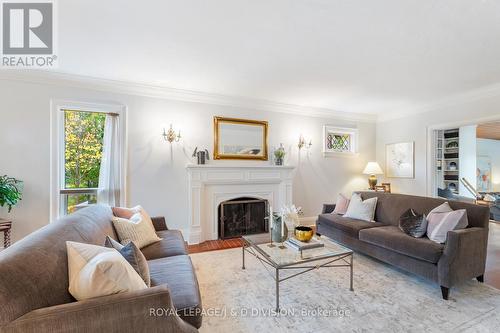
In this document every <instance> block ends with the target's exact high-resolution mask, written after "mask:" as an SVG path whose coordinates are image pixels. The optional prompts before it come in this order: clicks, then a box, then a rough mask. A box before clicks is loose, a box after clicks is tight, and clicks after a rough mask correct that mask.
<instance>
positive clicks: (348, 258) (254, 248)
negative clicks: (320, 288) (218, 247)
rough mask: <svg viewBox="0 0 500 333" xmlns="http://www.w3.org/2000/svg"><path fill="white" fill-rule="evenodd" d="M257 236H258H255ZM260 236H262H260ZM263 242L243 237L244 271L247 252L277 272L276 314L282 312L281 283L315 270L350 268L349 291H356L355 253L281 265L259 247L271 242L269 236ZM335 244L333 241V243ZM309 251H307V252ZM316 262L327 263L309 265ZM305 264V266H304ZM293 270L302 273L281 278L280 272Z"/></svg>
mask: <svg viewBox="0 0 500 333" xmlns="http://www.w3.org/2000/svg"><path fill="white" fill-rule="evenodd" d="M253 236H256V235H253ZM258 236H260V235H258ZM262 238H263V241H262V242H258V243H255V242H252V241H249V240H248V239H246V238H245V236H243V237H242V239H243V246H242V267H241V268H242V269H246V268H245V252H248V253H250V254H251V255H253V256H254V257H256V258H257V259H258V260H259V261H260V262H261V263H264V264H267V265H269V266H270V267H272V268H274V270H275V276H274V277H273V278H274V280H275V283H276V312H279V310H280V282H283V281H286V280H288V279H291V278H293V277H296V276H298V275H301V274H304V273H307V272H310V271H312V270H315V269H320V268H323V267H326V268H331V267H349V268H350V286H349V290H350V291H354V289H353V270H354V268H353V266H354V265H353V251H352V250H350V252H348V253H340V254H332V255H331V256H328V255H326V256H319V257H312V258H308V259H304V260H301V261H297V262H293V263H289V264H286V265H279V264H277V263H276V262H274V261H273V260H272V259H271V257H270V256H269V255H268V254H267V253H266V252H264V251H263V250H262V249H261V248H260V247H259V246H258V245H265V244H266V243H267V242H266V241H265V239H267V240H269V234H262ZM332 242H333V241H332ZM285 250H287V251H293V250H290V249H288V248H286V249H283V251H285ZM305 251H307V250H305ZM314 261H326V262H324V263H321V264H317V265H313V266H312V265H307V264H308V263H310V262H314ZM338 261H341V262H343V264H333V263H335V262H338ZM304 264H305V265H304ZM292 269H300V270H301V271H300V272H298V273H295V274H292V275H289V276H287V277H284V278H280V270H292Z"/></svg>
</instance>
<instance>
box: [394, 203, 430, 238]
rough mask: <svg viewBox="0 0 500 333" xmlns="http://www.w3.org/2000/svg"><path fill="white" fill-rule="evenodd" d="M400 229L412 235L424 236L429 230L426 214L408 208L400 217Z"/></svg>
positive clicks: (416, 236)
mask: <svg viewBox="0 0 500 333" xmlns="http://www.w3.org/2000/svg"><path fill="white" fill-rule="evenodd" d="M399 229H401V231H403V232H404V233H405V234H407V235H409V236H411V237H415V238H420V237H423V236H424V235H425V233H426V232H427V219H426V218H425V215H424V214H418V213H417V212H415V211H414V210H413V209H408V210H407V211H406V212H404V213H403V215H401V217H400V218H399Z"/></svg>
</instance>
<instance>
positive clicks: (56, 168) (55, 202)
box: [50, 99, 128, 222]
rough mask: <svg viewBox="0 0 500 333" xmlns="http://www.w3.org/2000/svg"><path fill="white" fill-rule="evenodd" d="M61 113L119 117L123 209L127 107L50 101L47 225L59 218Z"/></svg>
mask: <svg viewBox="0 0 500 333" xmlns="http://www.w3.org/2000/svg"><path fill="white" fill-rule="evenodd" d="M62 110H75V111H91V112H102V113H116V114H118V116H119V124H120V129H121V140H122V142H123V145H122V149H121V150H122V151H121V153H120V163H121V164H122V166H123V175H122V184H123V193H122V195H121V196H120V197H121V199H120V205H122V206H126V205H127V203H128V198H127V151H128V141H127V107H126V106H125V105H121V104H105V103H94V102H87V101H72V100H60V99H51V100H50V222H53V221H55V220H56V219H57V218H58V217H59V216H60V200H59V190H60V189H61V184H62V183H63V182H64V179H62V177H63V175H64V172H63V170H61V163H59V161H60V160H61V158H64V149H63V146H64V132H63V131H64V127H63V121H64V114H63V113H62V112H61V111H62Z"/></svg>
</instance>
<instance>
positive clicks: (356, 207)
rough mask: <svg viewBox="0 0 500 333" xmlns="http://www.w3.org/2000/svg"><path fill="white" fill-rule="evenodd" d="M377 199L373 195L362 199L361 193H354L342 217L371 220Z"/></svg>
mask: <svg viewBox="0 0 500 333" xmlns="http://www.w3.org/2000/svg"><path fill="white" fill-rule="evenodd" d="M377 199H378V198H376V197H375V198H370V199H366V200H365V201H363V199H362V198H361V195H359V194H358V193H354V194H353V195H352V197H351V201H350V202H349V207H347V212H346V213H345V214H344V217H349V218H351V219H358V220H363V221H368V222H372V221H373V219H374V217H375V209H376V208H377Z"/></svg>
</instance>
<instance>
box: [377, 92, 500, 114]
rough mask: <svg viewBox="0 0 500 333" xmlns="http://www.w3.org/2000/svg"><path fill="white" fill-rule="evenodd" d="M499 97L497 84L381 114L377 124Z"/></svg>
mask: <svg viewBox="0 0 500 333" xmlns="http://www.w3.org/2000/svg"><path fill="white" fill-rule="evenodd" d="M499 96H500V83H495V84H492V85H488V86H484V87H481V88H478V89H472V90H469V91H466V92H463V93H459V94H454V95H450V96H447V97H444V98H442V99H439V100H437V101H435V102H432V103H428V104H426V105H423V106H420V107H416V108H409V109H404V110H399V111H393V112H386V113H380V114H379V116H378V117H377V122H379V123H380V122H385V121H390V120H395V119H401V118H405V117H408V116H412V115H417V114H422V113H427V112H433V111H437V110H440V109H444V108H449V107H454V106H457V105H462V104H466V103H471V102H474V101H478V100H481V99H487V98H492V97H499Z"/></svg>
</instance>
